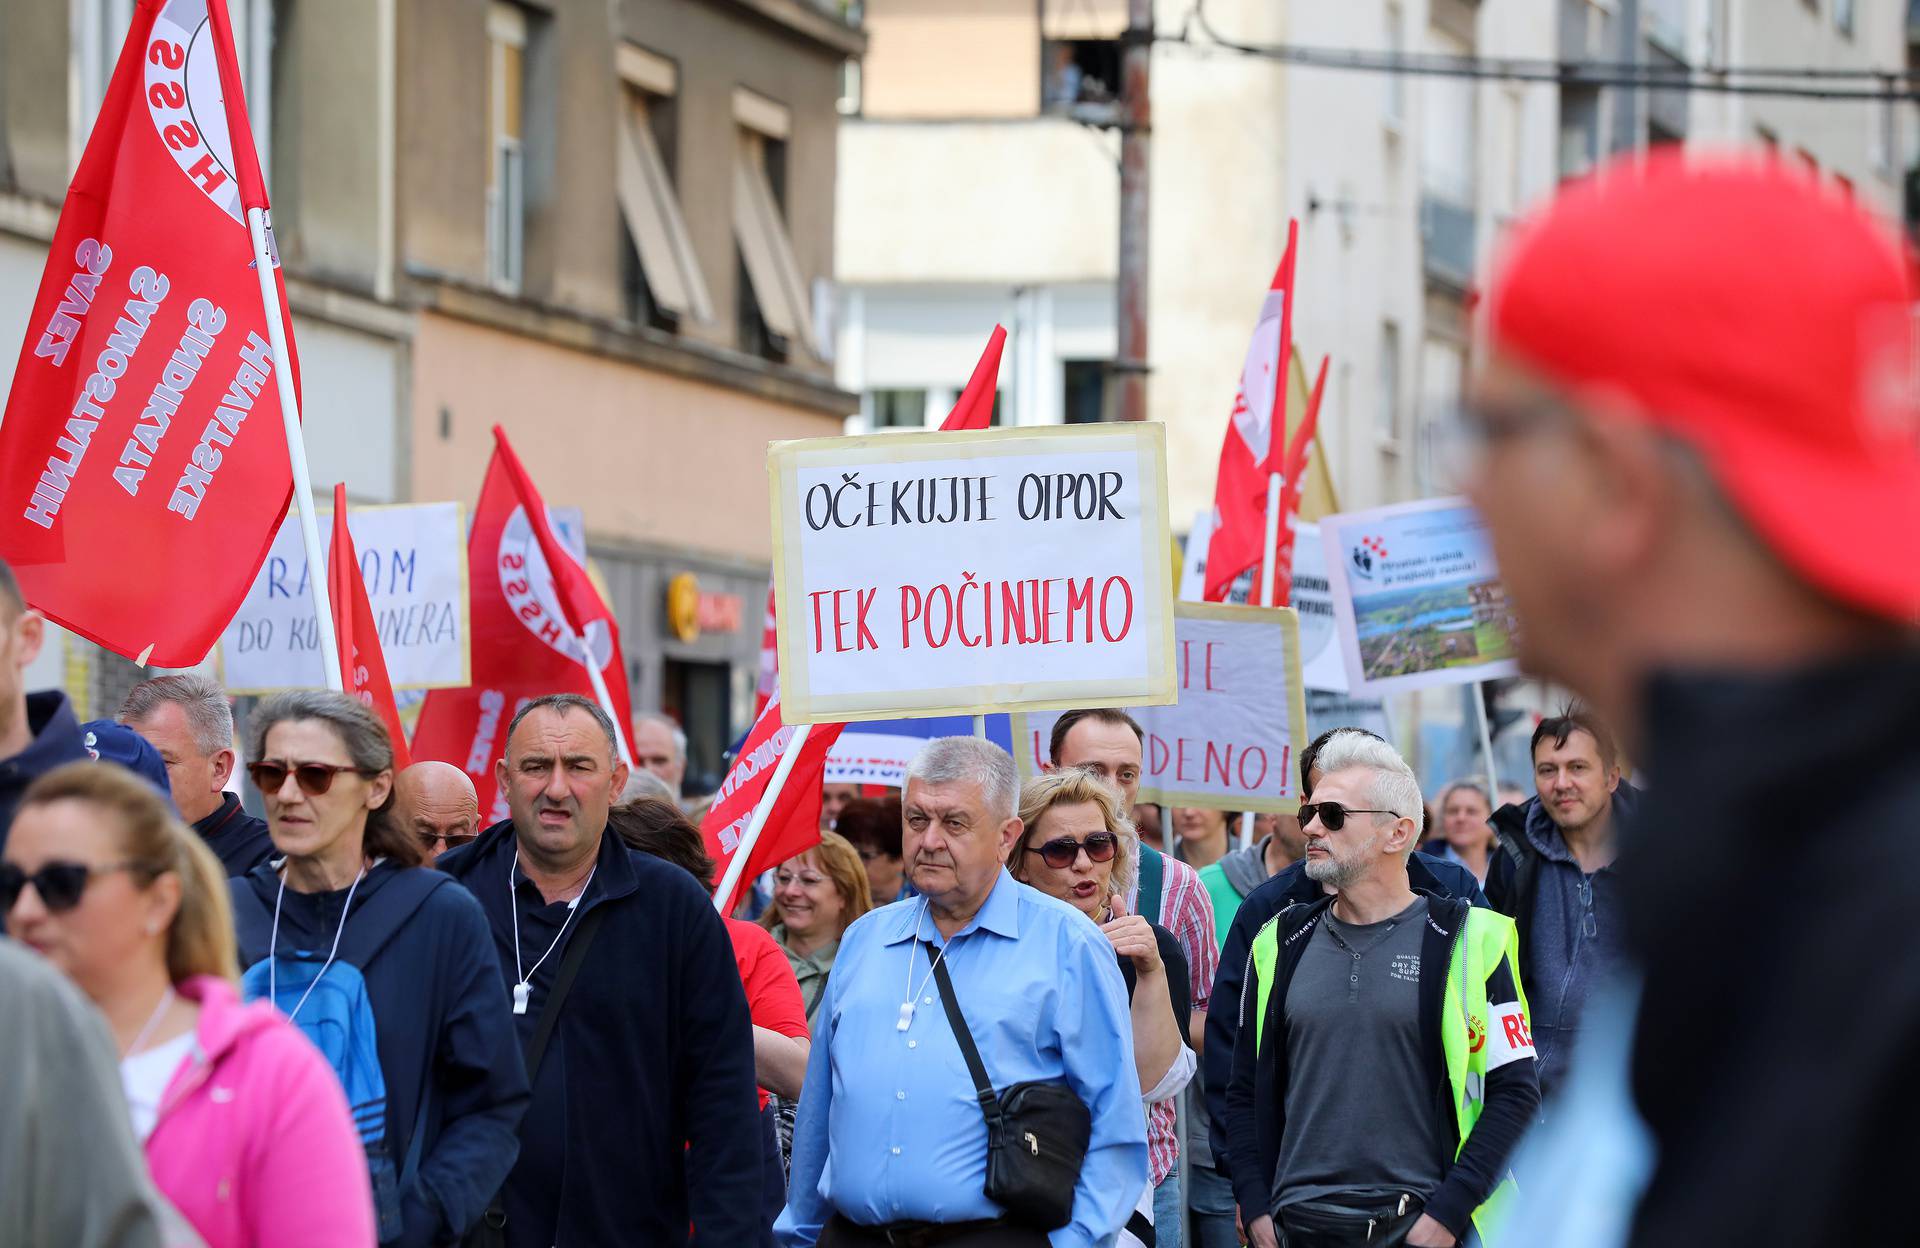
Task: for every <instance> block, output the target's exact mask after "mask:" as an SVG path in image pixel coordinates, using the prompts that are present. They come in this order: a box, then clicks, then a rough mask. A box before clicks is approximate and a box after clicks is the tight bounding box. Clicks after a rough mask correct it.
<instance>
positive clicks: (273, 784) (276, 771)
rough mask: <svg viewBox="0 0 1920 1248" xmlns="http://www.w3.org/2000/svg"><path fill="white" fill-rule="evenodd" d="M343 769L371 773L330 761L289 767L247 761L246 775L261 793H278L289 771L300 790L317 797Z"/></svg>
mask: <svg viewBox="0 0 1920 1248" xmlns="http://www.w3.org/2000/svg"><path fill="white" fill-rule="evenodd" d="M343 771H351V772H353V773H355V774H357V775H362V776H365V775H371V774H372V773H371V772H366V771H362V770H361V769H360V768H358V767H336V766H334V765H333V764H332V763H300V764H297V765H296V766H293V767H289V766H287V765H286V764H284V763H248V764H247V775H248V777H249V778H250V779H252V781H253V787H254V788H256V789H259V790H260V791H261V792H262V793H278V792H279V791H280V786H281V785H283V784H285V783H286V782H287V776H288V774H289V773H291V774H292V776H293V782H294V783H295V784H297V785H299V786H300V791H301V792H302V793H305V794H306V795H307V796H308V797H319V796H320V795H321V794H322V793H325V792H326V791H327V790H328V789H330V788H332V787H333V778H334V777H335V776H337V775H339V774H340V773H341V772H343Z"/></svg>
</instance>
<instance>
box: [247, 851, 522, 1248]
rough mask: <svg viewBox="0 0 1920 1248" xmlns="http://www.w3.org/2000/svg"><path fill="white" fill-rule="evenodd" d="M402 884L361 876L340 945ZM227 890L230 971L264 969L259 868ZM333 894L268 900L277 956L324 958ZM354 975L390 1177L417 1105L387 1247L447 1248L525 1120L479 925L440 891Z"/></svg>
mask: <svg viewBox="0 0 1920 1248" xmlns="http://www.w3.org/2000/svg"><path fill="white" fill-rule="evenodd" d="M274 861H275V862H277V861H279V859H277V858H276V859H274ZM406 872H416V873H420V874H426V869H425V868H423V867H402V866H398V865H396V864H394V863H392V862H382V863H381V864H380V865H378V866H376V867H374V868H373V870H371V871H369V872H367V876H366V878H365V879H363V880H361V881H360V884H359V887H358V888H356V889H354V890H353V909H352V911H351V913H349V914H348V916H347V920H346V922H347V932H351V931H352V928H353V920H354V916H355V915H358V914H360V913H361V912H362V910H363V908H364V907H365V905H366V904H367V903H368V902H369V901H371V900H372V899H373V898H374V897H376V896H377V895H378V894H379V893H380V891H381V890H382V889H384V888H385V887H387V886H388V885H389V884H391V883H392V882H393V881H394V880H395V879H396V878H398V877H399V876H401V875H402V874H403V873H406ZM228 884H229V887H230V889H231V891H232V894H233V904H234V910H235V919H236V921H237V926H238V928H239V930H240V964H241V967H242V968H243V969H244V968H246V967H249V966H252V965H253V964H254V963H256V962H258V961H259V960H260V959H262V958H264V957H266V956H267V947H268V943H269V937H270V935H271V932H272V924H273V909H274V899H275V897H276V895H278V894H279V891H280V877H279V876H278V875H277V874H275V872H274V869H273V865H272V864H271V863H263V864H261V865H260V866H258V867H255V868H254V869H253V870H252V871H250V872H248V873H247V874H246V875H244V876H241V877H239V878H237V879H234V880H230V881H228ZM347 892H348V890H347V889H344V888H343V889H340V890H338V891H335V892H326V893H296V892H294V891H293V890H292V889H288V890H287V891H286V894H285V895H284V896H283V897H281V898H280V935H279V951H280V955H281V956H282V957H283V958H284V957H286V956H288V955H289V954H293V953H295V952H300V951H304V952H306V953H308V954H309V955H314V956H318V957H325V956H326V952H327V950H328V949H329V948H330V947H331V946H332V944H333V939H334V933H335V932H336V931H337V930H339V927H340V921H341V905H342V903H343V902H345V900H346V897H347ZM344 947H345V944H344V942H343V948H344ZM359 969H360V974H361V977H362V978H363V979H365V981H366V986H367V996H368V998H369V1000H370V1001H371V1002H372V1005H373V1017H374V1025H375V1030H376V1033H377V1046H378V1049H379V1055H380V1072H381V1075H382V1076H383V1077H384V1079H385V1082H386V1098H387V1099H386V1139H387V1144H388V1151H389V1153H390V1154H391V1156H392V1159H393V1162H394V1165H395V1167H396V1169H398V1168H401V1167H402V1164H403V1159H404V1158H406V1157H407V1155H408V1153H409V1151H410V1148H411V1145H412V1143H413V1139H412V1136H413V1128H414V1124H415V1122H417V1121H422V1117H421V1100H422V1097H425V1098H427V1104H426V1112H425V1116H424V1126H425V1135H424V1137H423V1138H422V1140H421V1147H420V1151H419V1161H418V1174H417V1176H416V1177H415V1178H414V1180H413V1181H412V1182H411V1183H409V1184H407V1185H406V1186H405V1187H403V1189H402V1190H401V1192H400V1202H401V1212H402V1215H403V1220H404V1227H405V1229H404V1231H403V1232H402V1234H401V1235H400V1237H399V1238H398V1239H397V1240H389V1241H387V1242H389V1243H398V1244H404V1245H409V1246H412V1245H427V1244H445V1243H449V1242H452V1241H453V1240H456V1239H458V1238H459V1237H460V1236H461V1235H463V1234H465V1233H466V1231H467V1230H468V1228H470V1227H471V1226H473V1225H474V1223H476V1222H478V1221H479V1220H480V1215H481V1214H482V1213H484V1212H485V1211H486V1208H487V1201H488V1200H489V1199H491V1198H492V1196H493V1194H494V1192H495V1191H497V1190H498V1189H499V1187H500V1184H501V1183H502V1182H503V1181H504V1180H505V1179H506V1177H507V1172H508V1171H509V1170H510V1169H512V1167H513V1162H514V1158H515V1156H516V1155H517V1153H518V1150H519V1143H518V1135H517V1131H518V1128H519V1126H520V1118H521V1115H522V1114H524V1113H525V1112H526V1108H527V1072H526V1068H525V1066H524V1065H522V1062H521V1058H520V1046H519V1045H518V1044H517V1043H515V1041H514V1035H513V1015H512V1014H510V1013H508V1011H507V1005H506V1002H505V1001H504V1000H503V999H502V997H501V992H500V968H499V963H498V962H497V961H496V960H495V957H494V952H493V944H492V942H491V941H490V940H489V939H488V938H487V918H486V915H485V914H483V913H481V910H480V905H479V903H478V902H476V901H475V900H474V899H473V897H472V896H471V895H470V894H469V893H468V892H467V891H466V890H465V889H464V888H459V887H455V886H452V885H446V884H443V885H441V886H440V887H437V888H435V889H433V890H432V892H431V893H429V894H428V895H427V897H426V899H425V900H424V901H422V902H421V903H420V904H419V906H418V908H417V909H415V910H414V911H413V913H412V914H411V915H410V916H409V917H408V918H407V919H406V920H405V921H404V922H403V923H402V924H401V926H400V927H399V928H398V929H397V930H395V931H394V933H393V935H392V937H391V938H390V939H388V940H387V941H386V943H385V944H384V945H382V946H381V948H380V950H379V952H378V953H376V954H375V955H374V956H373V957H372V958H371V959H369V960H368V962H367V964H366V965H362V966H360V968H359Z"/></svg>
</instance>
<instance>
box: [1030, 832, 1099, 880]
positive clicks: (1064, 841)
mask: <svg viewBox="0 0 1920 1248" xmlns="http://www.w3.org/2000/svg"><path fill="white" fill-rule="evenodd" d="M1083 849H1084V850H1086V851H1087V861H1088V862H1112V861H1113V856H1114V855H1115V854H1117V853H1119V852H1120V838H1119V837H1117V836H1115V835H1114V834H1113V833H1111V832H1095V833H1094V834H1093V835H1092V836H1089V837H1088V838H1087V839H1086V840H1084V841H1076V840H1074V839H1073V838H1072V837H1070V836H1063V837H1061V838H1060V839H1058V840H1054V841H1048V842H1047V843H1046V844H1045V845H1029V846H1027V852H1028V853H1030V854H1039V855H1040V859H1041V861H1043V862H1045V863H1046V864H1047V865H1048V866H1050V867H1052V868H1053V869H1054V870H1056V871H1064V870H1066V869H1067V868H1068V867H1070V866H1072V865H1073V862H1074V859H1076V858H1078V857H1079V856H1080V851H1081V850H1083Z"/></svg>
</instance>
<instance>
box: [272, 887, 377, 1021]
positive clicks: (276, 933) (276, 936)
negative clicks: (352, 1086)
mask: <svg viewBox="0 0 1920 1248" xmlns="http://www.w3.org/2000/svg"><path fill="white" fill-rule="evenodd" d="M379 863H380V860H379V859H376V860H375V861H374V865H375V866H378V865H379ZM366 878H367V869H366V868H365V867H361V868H360V874H358V875H356V876H354V877H353V883H352V884H350V885H348V886H347V900H346V903H345V904H344V905H342V906H341V907H340V926H338V927H336V928H334V929H333V948H331V949H329V950H327V960H326V961H325V962H322V963H321V964H320V971H319V974H317V975H315V976H314V977H313V982H312V983H310V984H308V985H307V990H306V991H305V992H303V993H301V994H300V999H299V1000H298V1001H296V1002H295V1003H294V1006H293V1009H292V1011H291V1012H290V1013H288V1015H287V1021H288V1022H292V1021H293V1020H294V1019H296V1018H298V1017H300V1007H301V1006H303V1005H305V1004H306V1003H307V998H308V997H310V996H312V995H313V990H314V989H315V988H318V987H319V986H320V976H321V975H325V974H326V973H327V968H328V967H330V966H332V965H333V959H334V955H336V954H338V953H339V952H340V937H341V935H342V934H343V933H344V932H345V931H346V930H347V911H348V910H351V909H352V908H353V893H354V890H355V889H357V888H359V887H360V881H361V880H364V879H366ZM286 895H287V876H286V869H285V868H284V867H283V868H282V869H281V874H280V891H279V892H277V893H275V894H274V895H273V935H272V936H271V937H269V938H268V940H267V1000H269V1001H271V1002H273V1003H274V1005H275V1006H278V1005H279V1004H280V996H279V993H278V991H277V989H278V986H279V977H278V976H277V975H275V974H274V969H275V966H276V962H275V958H274V953H275V951H277V950H278V949H279V948H280V902H281V900H282V899H283V898H285V897H286Z"/></svg>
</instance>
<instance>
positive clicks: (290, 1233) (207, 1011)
mask: <svg viewBox="0 0 1920 1248" xmlns="http://www.w3.org/2000/svg"><path fill="white" fill-rule="evenodd" d="M0 913H4V914H5V915H6V918H7V930H8V933H9V934H10V935H11V936H13V938H14V939H16V940H18V941H19V942H20V943H21V944H23V945H26V946H27V947H28V948H30V949H33V950H34V951H35V952H36V953H39V954H40V955H41V956H43V957H45V958H46V959H47V960H48V961H49V962H51V963H52V964H53V965H54V966H56V967H58V968H59V969H60V970H61V971H63V972H64V973H65V974H66V975H67V977H68V978H70V979H72V980H73V982H74V983H75V984H76V985H78V986H79V987H80V989H81V990H82V991H84V992H85V993H86V994H87V995H88V996H89V997H91V998H92V999H93V1002H94V1004H96V1005H98V1006H99V1007H100V1011H101V1013H103V1014H105V1015H106V1018H107V1023H108V1025H109V1027H110V1028H111V1029H112V1032H113V1035H114V1039H115V1040H116V1041H117V1042H118V1044H119V1048H120V1055H121V1060H120V1079H121V1084H122V1087H123V1088H124V1090H125V1092H126V1096H127V1105H128V1109H129V1110H130V1112H131V1116H132V1119H133V1128H134V1134H135V1135H136V1136H137V1137H139V1139H140V1140H141V1142H142V1144H143V1146H144V1149H145V1152H146V1157H147V1165H148V1168H149V1169H150V1170H151V1172H152V1175H153V1180H154V1185H155V1186H156V1187H158V1188H159V1189H160V1192H161V1194H162V1195H164V1196H165V1197H166V1198H167V1200H168V1201H169V1202H170V1203H171V1204H172V1206H173V1208H174V1209H175V1210H177V1211H178V1213H179V1214H180V1215H181V1216H183V1217H184V1218H185V1219H186V1221H187V1222H189V1223H190V1224H191V1225H192V1227H193V1229H194V1231H195V1232H196V1233H197V1234H198V1235H199V1237H200V1239H203V1240H205V1241H206V1243H207V1244H208V1245H210V1248H229V1246H232V1248H242V1246H244V1245H253V1244H261V1245H266V1244H274V1245H277V1244H290V1245H313V1246H314V1248H331V1246H332V1245H336V1244H365V1243H368V1242H370V1241H371V1240H372V1237H373V1203H372V1200H371V1198H370V1196H369V1192H368V1188H367V1169H366V1162H365V1160H364V1155H363V1154H362V1152H361V1148H360V1137H359V1133H358V1132H357V1131H355V1129H354V1125H353V1117H352V1115H351V1113H350V1112H349V1111H348V1109H347V1101H346V1098H345V1097H344V1096H342V1095H341V1093H340V1086H339V1084H338V1082H337V1081H336V1080H335V1079H334V1077H333V1072H332V1070H331V1069H330V1068H329V1067H328V1065H327V1062H326V1059H325V1058H323V1057H321V1055H320V1054H319V1053H318V1052H316V1051H315V1050H314V1047H313V1046H312V1045H311V1044H309V1043H307V1041H306V1040H305V1039H304V1038H303V1037H302V1036H301V1035H300V1033H299V1031H298V1030H297V1029H296V1028H294V1027H293V1026H292V1025H291V1024H289V1023H288V1022H287V1021H286V1020H285V1019H284V1018H282V1017H281V1016H280V1014H279V1013H278V1012H277V1011H275V1010H273V1009H270V1008H269V1007H267V1006H265V1005H259V1004H255V1005H242V1004H241V1003H240V995H239V992H238V990H237V988H236V987H235V981H236V980H237V979H238V978H239V971H238V968H237V967H236V965H235V961H234V948H233V921H232V912H231V910H229V908H228V904H227V880H226V872H225V870H224V869H222V867H221V865H220V861H219V859H217V858H215V857H214V856H213V851H211V850H209V849H208V848H207V847H206V846H205V844H204V843H203V842H202V841H201V840H200V837H199V836H198V834H196V833H195V832H193V831H192V830H191V829H189V828H188V827H187V826H186V825H185V824H182V823H181V822H179V820H177V819H175V818H174V817H173V815H172V813H171V812H170V811H169V810H168V809H167V806H166V803H165V801H164V799H162V798H161V797H160V795H159V794H158V793H157V792H155V791H154V790H153V789H152V788H151V787H150V786H148V785H147V784H145V783H144V782H143V781H141V780H139V779H137V778H136V777H135V776H134V775H133V774H132V773H130V772H127V771H124V770H122V769H121V768H119V767H117V766H114V765H111V764H98V763H72V764H69V765H67V766H65V767H62V768H60V769H58V770H57V771H53V772H49V773H48V774H46V775H44V776H42V777H41V778H40V779H39V780H37V781H35V782H34V784H33V786H32V787H31V788H29V789H28V790H27V792H26V794H25V796H24V797H23V798H22V799H21V804H20V811H19V814H18V816H17V817H16V818H15V819H14V823H13V830H12V834H11V836H10V837H9V838H8V841H7V848H6V860H5V861H4V862H0ZM195 1242H198V1241H195Z"/></svg>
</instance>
